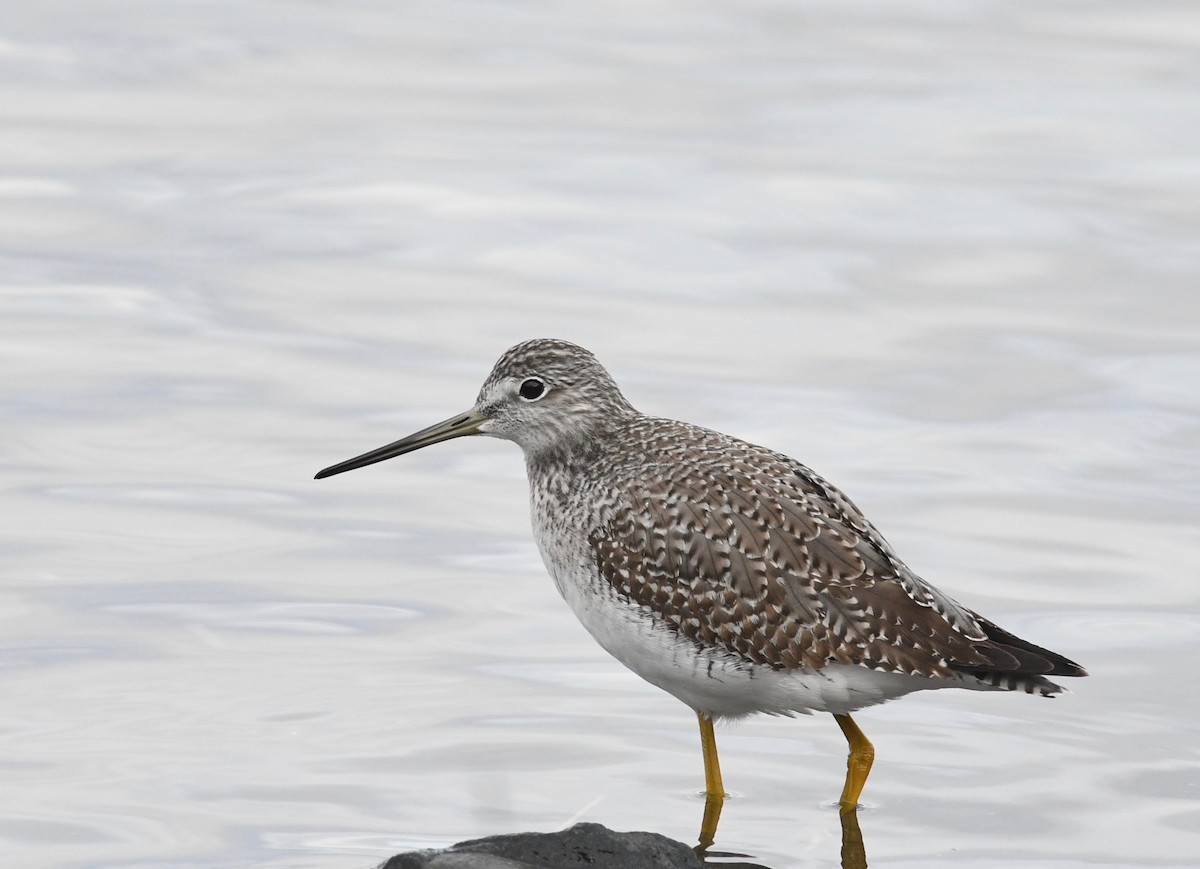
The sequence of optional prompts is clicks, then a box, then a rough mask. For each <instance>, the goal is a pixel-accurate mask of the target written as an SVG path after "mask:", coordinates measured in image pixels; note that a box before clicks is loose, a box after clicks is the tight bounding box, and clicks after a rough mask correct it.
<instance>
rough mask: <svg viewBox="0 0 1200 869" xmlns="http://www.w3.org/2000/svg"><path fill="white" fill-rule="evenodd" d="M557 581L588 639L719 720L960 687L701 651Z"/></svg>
mask: <svg viewBox="0 0 1200 869" xmlns="http://www.w3.org/2000/svg"><path fill="white" fill-rule="evenodd" d="M554 579H555V582H556V583H557V585H558V588H559V591H561V592H562V595H563V597H564V598H565V599H566V601H567V603H568V604H569V605H570V607H571V609H572V610H574V612H575V615H576V616H577V617H578V618H579V620H580V621H581V622H582V623H583V626H584V627H585V628H587V631H588V633H590V634H591V635H592V636H593V637H594V638H595V639H596V641H597V642H598V643H599V644H600V645H601V646H603V647H604V649H605V650H606V651H607V652H608V653H609V654H610V655H612V656H613V657H614V658H616V659H617V660H618V661H620V662H621V663H622V664H624V665H625V666H626V667H628V668H629V669H630V670H632V671H633V672H635V673H637V674H638V675H639V676H641V677H642V678H643V679H645V680H646V681H647V682H650V683H651V684H652V685H657V686H658V687H659V688H662V689H663V690H664V691H666V692H667V693H669V694H671V695H673V696H675V697H677V698H679V700H681V701H683V702H684V703H686V704H687V705H688V706H690V707H691V708H692V709H694V710H695V711H696V712H699V713H702V714H704V715H706V716H708V717H710V718H713V719H719V718H739V717H742V716H745V715H750V714H752V713H755V712H764V713H766V714H768V715H794V714H795V713H797V712H802V713H809V712H832V713H835V714H844V713H849V712H853V711H855V710H856V709H861V708H863V707H864V706H872V705H874V704H876V703H883V702H885V701H887V700H891V699H893V698H895V697H900V696H903V695H904V694H908V693H910V692H912V691H918V690H921V689H923V688H939V687H943V686H949V685H956V684H957V683H956V682H953V681H949V680H945V681H944V680H933V679H925V678H921V677H914V676H904V675H900V674H896V673H884V672H880V671H877V670H870V669H868V668H866V667H855V666H848V665H845V664H830V665H829V666H827V667H825V668H824V669H822V670H820V671H801V670H773V669H771V668H770V667H763V666H759V665H756V664H752V663H748V662H746V661H744V660H742V659H740V658H738V657H736V656H734V655H731V654H729V653H727V652H721V651H717V650H711V649H700V648H698V647H697V646H696V645H695V644H694V643H692V642H691V641H689V640H687V639H685V638H681V637H679V636H678V635H677V634H676V633H675V632H673V631H671V630H669V629H668V628H667V627H666V626H665V625H664V623H663V622H661V621H656V620H655V619H653V617H652V616H651V615H650V614H649V613H648V612H647V611H646V610H645V608H643V607H639V606H636V605H633V604H631V603H630V602H629V601H626V600H622V599H621V598H620V597H619V596H618V595H617V594H616V592H615V591H614V590H612V589H611V587H610V586H608V585H607V584H606V583H603V582H600V583H596V584H595V585H593V584H592V581H588V582H584V583H581V582H579V581H578V579H575V578H572V577H563V576H558V575H555V577H554ZM596 589H599V591H597V590H596ZM960 687H965V686H960Z"/></svg>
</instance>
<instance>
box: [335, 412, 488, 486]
mask: <svg viewBox="0 0 1200 869" xmlns="http://www.w3.org/2000/svg"><path fill="white" fill-rule="evenodd" d="M484 422H485V417H483V416H482V415H481V414H479V413H478V412H477V411H476V410H475V409H474V408H472V409H471V410H468V411H467V412H466V413H460V414H458V415H457V416H452V417H450V418H449V419H447V420H443V421H442V422H439V423H437V424H436V425H431V426H430V427H429V428H423V429H421V430H420V431H419V432H416V433H415V434H410V435H409V436H408V437H406V438H400V440H398V441H395V442H393V443H390V444H388V445H387V446H384V447H380V448H379V449H377V450H371V451H370V452H369V453H363V454H362V455H361V456H355V457H354V458H352V459H347V460H346V461H344V462H339V463H338V464H336V465H330V466H329V467H328V468H325V469H324V470H323V471H319V472H318V473H317V476H316V478H315V479H318V480H323V479H324V478H325V477H332V476H333V475H334V474H340V473H342V472H343V471H353V470H354V469H355V468H365V467H366V466H367V465H373V464H375V463H376V462H382V461H385V460H387V459H394V458H395V457H396V456H402V455H404V454H405V453H411V452H412V451H413V450H419V449H421V447H427V446H429V445H430V444H436V443H439V442H441V441H448V440H450V439H451V438H461V437H466V436H467V435H474V434H479V433H480V430H479V427H480V426H481V425H482V424H483V423H484Z"/></svg>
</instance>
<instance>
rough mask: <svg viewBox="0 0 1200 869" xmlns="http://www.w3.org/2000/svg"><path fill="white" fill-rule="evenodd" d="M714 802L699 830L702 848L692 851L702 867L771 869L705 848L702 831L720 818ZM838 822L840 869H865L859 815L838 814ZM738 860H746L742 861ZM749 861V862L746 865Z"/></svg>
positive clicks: (710, 802) (748, 857)
mask: <svg viewBox="0 0 1200 869" xmlns="http://www.w3.org/2000/svg"><path fill="white" fill-rule="evenodd" d="M713 802H714V801H713V800H711V799H708V800H705V803H704V817H703V819H702V821H701V827H700V841H701V844H699V845H697V846H696V848H695V851H696V856H698V857H699V858H700V861H701V862H702V863H703V864H704V865H705V866H713V867H717V866H720V867H722V869H772V867H770V866H767V865H766V864H765V863H757V862H752V861H753V860H754V859H755V858H754V857H753V855H751V854H739V853H736V852H732V851H714V850H712V847H711V845H712V842H711V841H710V842H709V843H708V844H707V845H706V844H704V839H705V830H707V829H709V827H708V826H707V825H708V823H709V822H710V820H711V816H712V814H713V812H714V811H715V812H716V813H717V814H718V815H719V814H720V807H719V806H716V807H715V808H714V805H713ZM838 816H839V819H840V820H841V824H842V848H841V855H840V856H841V864H840V865H841V867H842V869H866V866H867V849H866V846H865V845H864V844H863V835H862V828H861V827H859V825H858V812H857V811H849V812H839V815H838ZM740 858H746V859H745V860H742V859H740ZM747 861H751V862H747Z"/></svg>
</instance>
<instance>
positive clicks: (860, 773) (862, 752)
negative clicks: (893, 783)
mask: <svg viewBox="0 0 1200 869" xmlns="http://www.w3.org/2000/svg"><path fill="white" fill-rule="evenodd" d="M833 717H834V718H835V719H836V720H837V723H838V726H839V727H841V728H842V733H844V734H845V736H846V742H848V743H850V756H849V757H848V758H846V786H845V787H844V788H842V798H841V800H839V801H838V808H839V809H840V810H841V812H842V813H843V814H845V813H846V812H853V811H854V810H855V809H856V808H858V797H859V795H860V794H861V793H862V789H863V785H865V784H866V783H867V776H868V775H870V773H871V764H872V763H874V762H875V746H873V745H871V741H870V740H869V739H867V737H866V736H864V735H863V732H862V731H861V730H859V729H858V725H857V724H855V723H854V719H853V718H851V717H850V716H849V715H835V716H833Z"/></svg>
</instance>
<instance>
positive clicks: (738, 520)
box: [591, 442, 1053, 678]
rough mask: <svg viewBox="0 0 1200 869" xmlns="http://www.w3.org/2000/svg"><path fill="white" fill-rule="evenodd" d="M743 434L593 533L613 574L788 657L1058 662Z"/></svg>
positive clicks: (626, 586)
mask: <svg viewBox="0 0 1200 869" xmlns="http://www.w3.org/2000/svg"><path fill="white" fill-rule="evenodd" d="M738 444H739V445H740V446H741V447H742V453H741V454H740V455H738V454H736V453H731V451H730V446H729V444H728V443H722V444H720V445H719V446H720V449H719V450H715V451H713V452H714V456H713V457H712V458H711V459H710V458H709V457H708V456H706V454H705V451H704V450H703V444H700V445H696V444H693V445H692V450H693V454H692V455H691V457H690V461H683V462H680V461H678V457H675V460H674V461H672V462H670V463H664V464H663V465H661V466H660V467H663V468H670V469H671V470H670V471H669V472H664V473H663V474H661V475H655V474H644V475H643V476H642V477H641V478H640V479H638V480H636V481H634V482H632V483H631V484H630V485H629V486H628V487H627V489H626V490H625V492H624V499H623V500H624V507H623V508H621V509H617V510H614V511H612V512H611V513H610V516H609V521H608V522H607V523H606V527H604V528H603V529H602V531H601V532H599V533H596V534H594V535H592V538H591V544H592V549H593V553H594V557H595V559H596V564H597V566H598V567H599V570H600V572H601V574H602V575H603V576H604V577H605V578H606V579H607V580H608V581H609V582H611V583H612V584H613V585H614V586H615V587H616V588H617V589H618V590H619V592H620V593H622V594H623V595H626V596H628V598H630V599H631V600H633V601H634V602H636V603H638V604H640V605H642V606H643V607H645V611H646V612H647V613H649V614H651V615H652V617H654V618H656V619H659V620H661V621H662V622H663V623H664V624H666V625H668V626H669V627H671V628H672V629H674V630H676V631H678V632H679V633H680V634H682V635H683V636H685V637H687V638H688V639H690V640H692V641H694V642H696V643H698V644H702V645H704V646H707V647H716V648H721V649H724V650H725V651H727V652H728V653H729V654H730V655H732V656H735V657H737V658H741V659H743V660H745V661H747V662H752V663H754V664H759V665H764V666H769V667H772V668H775V669H796V668H803V669H815V668H820V667H823V666H824V665H825V664H826V663H827V662H837V663H842V664H855V665H861V666H866V667H870V668H872V669H877V670H883V671H888V672H895V673H905V674H915V675H922V676H929V677H945V678H949V677H952V676H953V675H955V673H956V671H966V672H971V673H975V674H984V673H993V672H1001V673H1015V672H1022V671H1023V672H1035V673H1045V672H1051V670H1052V669H1053V668H1052V667H1049V666H1043V664H1044V663H1045V662H1042V663H1041V664H1040V663H1038V662H1036V661H1034V660H1032V659H1027V660H1022V658H1021V656H1018V655H1014V654H1011V653H1010V652H1009V651H1006V650H1005V648H1004V646H1003V645H1002V644H998V643H995V642H992V641H991V640H989V636H988V630H987V629H988V628H990V627H994V626H993V625H991V624H990V623H988V622H985V621H983V620H981V619H979V618H978V617H976V616H975V614H974V613H972V612H970V611H969V610H966V609H965V608H963V607H961V606H959V605H958V604H956V603H955V602H954V601H952V600H951V599H950V598H948V597H946V596H945V595H942V594H941V593H940V592H938V591H937V590H936V589H934V588H933V587H932V586H930V585H928V584H927V583H925V582H924V581H922V580H921V579H920V578H919V577H917V576H916V575H914V574H913V573H912V572H911V571H909V570H908V568H907V567H905V565H904V564H903V563H902V562H900V561H899V559H898V558H896V557H895V555H894V554H893V553H892V551H891V548H890V547H889V546H888V544H887V543H886V541H884V539H883V538H882V536H881V535H879V533H878V532H877V531H876V530H875V529H874V528H873V526H871V524H870V523H869V522H867V520H866V519H865V518H864V517H863V516H862V514H861V512H859V510H858V509H857V508H856V507H855V506H854V504H853V503H852V502H851V501H850V500H849V499H848V498H846V496H845V495H843V494H842V493H841V492H840V491H838V490H837V489H835V488H834V487H832V486H830V485H829V484H828V483H826V482H825V481H824V480H822V479H821V478H820V477H818V476H817V475H816V474H814V473H812V472H811V471H810V470H808V469H807V468H805V467H803V466H801V465H799V464H797V463H795V462H792V461H791V460H790V459H787V458H786V457H784V456H780V455H778V454H775V453H769V452H768V451H766V450H760V449H759V448H756V447H752V446H751V445H748V444H745V445H741V444H740V442H738ZM1007 636H1008V637H1011V635H1007ZM1012 639H1016V638H1012ZM1032 648H1034V649H1036V648H1037V647H1032ZM1041 651H1044V650H1041ZM1050 654H1052V653H1050Z"/></svg>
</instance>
